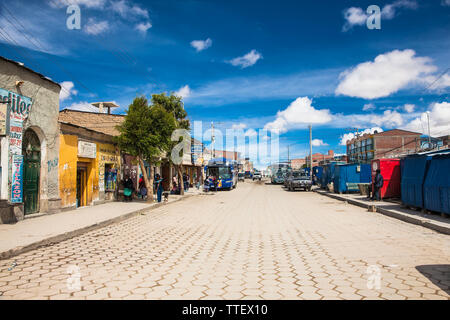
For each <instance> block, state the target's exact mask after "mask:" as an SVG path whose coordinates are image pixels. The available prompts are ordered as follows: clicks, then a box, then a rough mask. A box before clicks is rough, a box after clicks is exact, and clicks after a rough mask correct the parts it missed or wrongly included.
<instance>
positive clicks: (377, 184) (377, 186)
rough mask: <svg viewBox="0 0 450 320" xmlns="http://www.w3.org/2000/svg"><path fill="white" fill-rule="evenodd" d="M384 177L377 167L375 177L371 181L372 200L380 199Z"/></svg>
mask: <svg viewBox="0 0 450 320" xmlns="http://www.w3.org/2000/svg"><path fill="white" fill-rule="evenodd" d="M383 184H384V179H383V176H382V175H381V171H380V169H377V171H376V174H375V179H374V181H373V189H374V190H373V194H372V200H375V199H376V200H377V201H381V188H382V187H383Z"/></svg>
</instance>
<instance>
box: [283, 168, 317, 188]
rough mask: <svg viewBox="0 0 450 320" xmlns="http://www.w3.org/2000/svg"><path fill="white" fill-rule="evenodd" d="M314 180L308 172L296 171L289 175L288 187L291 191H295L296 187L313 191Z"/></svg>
mask: <svg viewBox="0 0 450 320" xmlns="http://www.w3.org/2000/svg"><path fill="white" fill-rule="evenodd" d="M311 187H312V182H311V180H310V178H309V176H307V175H306V174H303V173H302V172H298V171H294V172H291V174H290V175H289V177H288V181H287V188H288V190H289V191H295V189H304V190H305V191H311Z"/></svg>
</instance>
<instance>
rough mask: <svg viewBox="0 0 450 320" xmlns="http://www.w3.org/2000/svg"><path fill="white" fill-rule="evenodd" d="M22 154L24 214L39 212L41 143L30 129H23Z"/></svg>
mask: <svg viewBox="0 0 450 320" xmlns="http://www.w3.org/2000/svg"><path fill="white" fill-rule="evenodd" d="M22 154H23V155H24V164H23V165H24V173H23V199H24V200H23V201H24V209H25V214H32V213H36V212H39V180H40V173H41V143H40V141H39V138H38V136H37V135H36V133H35V132H34V131H33V130H32V129H28V130H27V131H25V134H24V137H23V142H22Z"/></svg>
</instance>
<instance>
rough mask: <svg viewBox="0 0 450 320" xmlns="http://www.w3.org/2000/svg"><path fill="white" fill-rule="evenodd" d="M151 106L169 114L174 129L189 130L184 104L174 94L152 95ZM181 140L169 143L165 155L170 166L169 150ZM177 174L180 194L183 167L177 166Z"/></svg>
mask: <svg viewBox="0 0 450 320" xmlns="http://www.w3.org/2000/svg"><path fill="white" fill-rule="evenodd" d="M152 104H153V105H154V106H160V107H162V108H164V109H165V110H166V111H167V112H169V113H171V114H172V115H173V117H174V118H175V123H176V128H175V129H185V130H188V131H189V130H190V122H189V119H188V118H187V112H186V110H185V109H184V104H183V101H182V98H181V97H179V96H176V95H175V94H173V93H172V94H170V95H169V96H167V95H166V94H165V93H161V94H154V95H152ZM182 141H183V138H182V137H180V138H179V140H178V141H170V147H169V150H168V154H167V159H168V160H169V163H170V164H173V162H172V161H171V155H170V152H171V150H172V149H173V148H174V147H175V145H177V144H178V143H180V142H182ZM179 155H180V157H183V150H180V154H179ZM176 167H177V172H178V178H179V185H180V192H181V194H183V193H184V186H183V180H182V178H181V171H182V167H183V165H182V164H181V165H178V166H176Z"/></svg>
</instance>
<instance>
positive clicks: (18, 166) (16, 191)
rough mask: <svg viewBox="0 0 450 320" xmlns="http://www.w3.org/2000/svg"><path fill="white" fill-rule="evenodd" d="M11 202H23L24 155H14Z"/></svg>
mask: <svg viewBox="0 0 450 320" xmlns="http://www.w3.org/2000/svg"><path fill="white" fill-rule="evenodd" d="M11 178H12V181H11V202H13V203H21V202H23V156H21V155H13V156H12V177H11Z"/></svg>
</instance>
